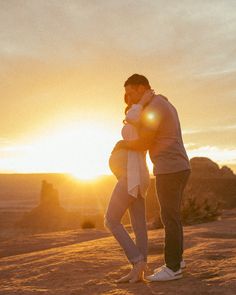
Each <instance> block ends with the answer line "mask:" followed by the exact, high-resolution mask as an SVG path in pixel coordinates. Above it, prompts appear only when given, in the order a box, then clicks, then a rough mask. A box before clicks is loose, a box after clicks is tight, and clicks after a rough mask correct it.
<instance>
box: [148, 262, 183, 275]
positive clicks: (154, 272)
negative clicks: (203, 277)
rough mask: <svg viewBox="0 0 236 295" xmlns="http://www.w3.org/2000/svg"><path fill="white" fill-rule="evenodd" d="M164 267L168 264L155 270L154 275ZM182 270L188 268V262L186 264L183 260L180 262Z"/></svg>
mask: <svg viewBox="0 0 236 295" xmlns="http://www.w3.org/2000/svg"><path fill="white" fill-rule="evenodd" d="M163 266H166V264H164V265H162V266H161V267H158V268H155V269H154V273H155V272H157V271H159V270H160V269H161V268H162V267H163ZM180 268H181V269H182V270H183V269H185V268H186V262H185V261H184V260H182V261H181V262H180Z"/></svg>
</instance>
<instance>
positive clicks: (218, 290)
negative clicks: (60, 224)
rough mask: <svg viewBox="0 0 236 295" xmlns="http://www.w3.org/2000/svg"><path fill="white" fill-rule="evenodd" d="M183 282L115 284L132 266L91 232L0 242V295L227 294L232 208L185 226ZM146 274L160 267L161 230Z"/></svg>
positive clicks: (234, 222)
mask: <svg viewBox="0 0 236 295" xmlns="http://www.w3.org/2000/svg"><path fill="white" fill-rule="evenodd" d="M184 232H185V256H184V258H185V260H186V262H187V269H186V271H185V274H184V278H183V279H181V280H177V281H172V282H163V283H160V282H159V283H158V282H154V283H149V282H139V283H136V284H129V283H123V284H116V283H114V280H115V279H117V278H119V277H120V276H121V275H123V274H124V273H126V272H128V270H129V269H130V266H129V265H128V262H127V261H126V259H125V257H124V255H123V253H122V251H121V249H120V247H119V246H118V245H117V243H116V242H115V241H114V239H113V237H111V236H110V234H108V233H106V232H105V231H97V230H94V229H86V230H74V231H63V232H57V233H50V234H41V235H32V236H28V238H27V239H26V240H22V239H21V238H15V239H11V240H7V241H5V242H2V243H1V257H2V258H1V260H0V278H1V289H0V294H2V295H7V294H9V295H11V294H22V295H23V294H25V295H26V294H27V295H28V294H60V295H62V294H63V295H67V294H68V295H69V294H70V295H72V294H74V295H77V294H88V295H91V294H121V295H123V294H143V295H146V294H183V293H184V294H189V295H190V294H191V295H192V294H193V295H194V294H196V295H198V294H202V295H205V294H225V295H233V294H235V290H236V274H235V268H236V242H235V241H236V210H235V209H232V210H226V211H225V212H224V214H223V215H222V220H219V221H214V222H210V223H204V224H201V225H194V226H188V227H185V228H184ZM148 236H149V259H148V264H149V268H150V270H153V269H154V268H156V267H157V266H160V265H162V264H163V255H162V247H163V230H162V229H160V230H150V231H149V232H148Z"/></svg>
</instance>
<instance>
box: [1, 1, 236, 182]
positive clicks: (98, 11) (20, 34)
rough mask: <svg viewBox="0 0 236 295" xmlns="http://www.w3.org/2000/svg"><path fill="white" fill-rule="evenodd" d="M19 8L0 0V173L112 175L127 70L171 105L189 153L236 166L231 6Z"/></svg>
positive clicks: (66, 4) (27, 4)
mask: <svg viewBox="0 0 236 295" xmlns="http://www.w3.org/2000/svg"><path fill="white" fill-rule="evenodd" d="M23 2H24V5H23V4H22V3H23ZM23 2H22V1H1V10H0V27H1V38H0V65H1V66H0V79H1V87H0V95H1V108H0V118H1V124H0V132H1V133H0V134H1V135H0V155H1V156H0V172H1V173H13V172H17V173H28V172H66V173H71V174H72V175H73V176H74V177H76V178H78V179H91V178H94V177H97V176H99V175H101V174H110V173H111V172H110V170H109V166H108V158H109V155H110V152H111V150H112V148H113V146H114V145H115V143H116V142H117V141H118V140H120V139H121V133H120V131H121V128H122V120H123V119H124V109H125V104H124V101H123V95H124V87H123V84H124V81H125V80H126V79H127V78H128V77H129V76H130V75H132V74H133V73H139V74H143V75H145V76H146V77H147V78H148V79H149V81H150V84H151V86H152V88H153V89H154V90H155V92H156V93H162V94H163V95H165V96H167V97H168V99H169V100H170V101H171V102H172V103H173V104H174V105H175V107H176V108H177V110H178V113H179V117H180V121H181V127H182V131H183V139H184V143H185V146H186V150H187V153H188V155H189V157H190V158H191V157H194V156H204V157H209V158H211V159H212V160H213V161H216V162H217V163H218V164H219V165H228V166H229V167H231V168H232V169H233V170H234V171H236V148H235V147H236V116H235V113H236V91H235V77H236V62H235V61H236V40H235V39H236V14H235V11H236V1H230V0H229V1H193V0H192V1H191V0H190V1H166V0H165V1H164V0H161V1H148V2H147V1H138V2H137V1H23ZM186 3H187V4H188V5H186ZM152 118H153V115H152V114H150V118H149V119H150V120H151V119H152ZM148 166H149V169H150V172H151V171H152V165H151V162H150V159H149V158H148Z"/></svg>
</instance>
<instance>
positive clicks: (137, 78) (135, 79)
mask: <svg viewBox="0 0 236 295" xmlns="http://www.w3.org/2000/svg"><path fill="white" fill-rule="evenodd" d="M140 84H141V85H144V86H147V87H148V88H151V87H150V84H149V81H148V79H147V78H146V77H145V76H143V75H139V74H133V75H132V76H130V77H129V78H128V79H127V80H126V81H125V84H124V87H125V86H127V85H140Z"/></svg>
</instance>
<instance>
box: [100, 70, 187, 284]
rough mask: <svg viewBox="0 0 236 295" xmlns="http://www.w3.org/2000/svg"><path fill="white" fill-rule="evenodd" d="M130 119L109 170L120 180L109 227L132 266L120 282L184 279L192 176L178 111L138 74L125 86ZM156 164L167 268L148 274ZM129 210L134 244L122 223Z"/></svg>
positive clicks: (108, 213)
mask: <svg viewBox="0 0 236 295" xmlns="http://www.w3.org/2000/svg"><path fill="white" fill-rule="evenodd" d="M124 87H125V96H124V99H125V103H126V104H127V107H126V109H125V118H124V120H123V123H124V126H123V128H122V130H121V134H122V137H123V140H120V141H118V142H117V144H116V145H115V147H114V149H113V151H112V153H111V155H110V158H109V166H110V169H111V171H112V172H113V173H114V175H115V176H116V178H117V184H116V185H115V188H114V190H113V192H112V194H111V198H110V201H109V204H108V206H107V209H106V213H105V216H104V225H105V227H106V228H107V229H108V230H110V232H111V233H112V234H113V236H114V237H115V239H116V240H117V242H118V243H119V244H120V246H121V247H122V249H123V250H124V253H125V255H126V257H127V259H128V261H129V262H130V264H131V266H132V268H131V270H130V272H129V273H128V274H126V275H124V276H122V277H121V278H119V279H117V280H116V282H117V283H119V282H130V283H135V282H138V281H141V280H143V279H144V278H145V279H146V280H148V281H169V280H175V279H180V278H181V277H182V269H183V268H184V267H185V262H184V260H183V227H182V224H181V216H180V206H181V200H182V195H183V191H184V188H185V186H186V183H187V181H188V178H189V176H190V174H191V167H190V162H189V159H188V156H187V153H186V150H185V148H184V144H183V139H182V133H181V126H180V122H179V118H178V113H177V111H176V108H175V107H174V106H173V105H172V104H171V103H170V101H169V100H168V99H167V98H166V97H165V96H163V95H161V94H155V92H154V90H153V89H151V87H150V84H149V81H148V79H147V78H146V77H145V76H143V75H138V74H134V75H132V76H131V77H129V78H128V79H127V80H126V81H125V84H124ZM147 151H148V152H149V156H150V159H151V161H152V163H153V174H154V176H155V184H156V192H157V198H158V202H159V204H160V213H161V221H162V223H163V226H164V230H165V244H164V245H165V246H164V258H165V264H164V265H163V266H160V267H157V268H156V269H154V271H153V274H151V275H147V269H148V267H147V256H148V235H147V226H146V214H145V201H146V194H147V189H148V186H149V183H150V178H149V171H148V167H147V163H146V153H147ZM127 210H128V212H129V216H130V221H131V224H132V228H133V231H134V234H135V241H133V239H132V238H131V237H130V235H129V234H128V232H127V231H126V229H125V228H124V226H123V225H122V223H121V219H122V217H123V215H124V214H125V212H126V211H127Z"/></svg>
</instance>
